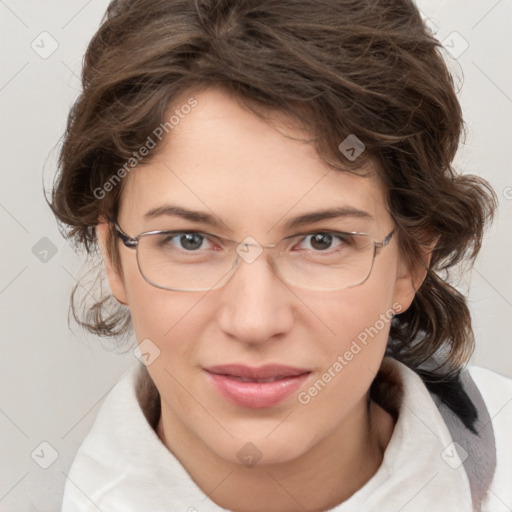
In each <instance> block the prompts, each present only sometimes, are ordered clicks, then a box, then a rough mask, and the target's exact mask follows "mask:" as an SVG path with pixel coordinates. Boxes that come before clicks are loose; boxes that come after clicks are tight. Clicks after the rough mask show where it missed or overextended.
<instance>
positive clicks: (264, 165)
mask: <svg viewBox="0 0 512 512" xmlns="http://www.w3.org/2000/svg"><path fill="white" fill-rule="evenodd" d="M183 98H184V99H183V102H182V103H183V104H185V103H186V102H187V99H188V97H187V96H184V97H183ZM195 98H196V100H197V105H196V106H195V107H194V108H193V109H191V110H190V112H189V113H188V114H187V115H183V116H181V117H180V120H179V123H178V124H176V125H175V126H174V128H173V129H172V132H171V136H170V137H168V139H167V140H166V141H165V147H164V148H163V151H162V153H161V154H160V155H159V156H158V158H157V159H155V160H154V161H152V162H151V164H149V165H147V166H140V167H138V168H136V169H135V170H133V171H132V172H131V174H130V175H129V176H127V177H126V178H125V180H126V182H125V184H124V185H125V188H124V190H123V196H122V200H121V207H120V213H119V217H118V223H119V225H120V226H121V228H122V229H123V230H124V231H125V232H126V233H128V234H129V235H130V236H132V237H135V236H137V235H138V234H139V233H141V232H144V231H151V230H183V231H185V232H186V231H187V230H195V231H201V232H203V233H205V234H212V235H218V236H224V237H226V238H230V239H234V240H237V241H242V240H244V239H245V238H246V237H249V236H250V237H252V238H253V239H255V240H256V241H257V242H258V243H259V244H261V245H265V244H269V243H272V242H276V241H278V240H280V239H282V238H284V237H286V236H289V235H293V234H296V233H303V232H305V231H307V232H311V233H315V232H319V231H320V232H321V231H328V230H329V231H332V230H336V231H358V232H368V233H370V234H371V235H372V238H373V239H374V240H376V241H380V240H382V239H384V238H385V237H386V235H388V234H389V233H390V232H391V231H392V230H393V228H394V225H393V222H392V219H391V217H390V215H389V213H388V211H387V210H386V206H385V199H384V198H385V195H384V191H383V189H382V188H381V186H380V185H379V184H378V183H377V182H376V181H375V180H374V179H370V178H362V177H356V176H354V175H351V174H349V173H344V172H340V171H336V170H333V169H331V168H329V167H327V166H326V165H325V164H324V163H322V161H321V160H320V158H319V157H318V156H317V154H316V152H315V149H314V147H313V144H312V143H305V142H300V141H296V140H292V139H291V138H286V137H284V136H283V135H281V134H280V133H279V132H278V131H277V130H276V129H275V128H273V127H272V126H270V125H269V124H267V123H265V122H264V121H262V120H261V119H260V118H258V117H256V116H255V115H253V114H252V113H250V112H248V111H247V110H245V109H243V108H242V107H241V106H240V105H239V104H238V103H237V102H235V101H234V100H233V99H232V98H230V97H229V96H228V95H227V94H225V93H224V92H222V91H220V90H215V89H209V90H206V91H203V92H201V93H199V94H197V95H195ZM179 105H180V104H179V103H177V104H176V107H177V108H178V109H179ZM187 110H188V109H187ZM274 119H275V120H277V121H278V120H281V121H283V120H285V119H284V118H283V117H281V116H279V115H277V114H276V116H275V118H274ZM280 126H281V127H283V126H284V125H283V124H281V125H280ZM290 126H291V125H288V127H287V128H284V129H283V130H284V132H285V133H286V134H288V135H290V136H298V137H299V138H300V137H301V136H302V137H303V138H304V133H300V132H298V131H297V130H296V129H292V128H291V127H290ZM340 142H341V141H340ZM169 206H179V207H180V208H183V209H187V210H194V211H199V212H202V213H203V214H205V215H210V216H213V217H215V218H216V219H218V220H220V221H221V223H220V226H219V227H214V226H211V225H209V224H207V223H205V222H192V221H191V220H186V219H184V218H180V217H177V216H173V215H170V214H168V213H165V212H164V211H163V210H164V209H165V208H166V207H169ZM335 208H336V209H338V208H343V209H346V210H349V209H350V210H354V211H355V210H359V211H360V212H365V215H363V214H358V215H343V216H340V217H338V218H329V219H325V220H322V221H318V222H314V223H313V222H311V223H309V224H305V225H301V226H300V227H296V228H294V229H286V228H285V224H286V223H288V222H289V221H290V220H291V219H293V218H295V217H298V216H301V215H304V214H306V213H312V212H321V211H323V210H330V209H335ZM157 209H161V211H162V213H161V214H157V215H147V214H148V212H150V211H153V212H155V211H156V210H157ZM98 232H99V236H100V240H103V241H104V240H105V236H106V229H105V226H104V225H101V226H100V228H99V231H98ZM206 247H207V248H208V246H206ZM302 247H304V248H308V249H309V250H314V248H313V247H312V245H311V244H308V242H307V241H305V242H304V244H303V246H302ZM119 250H120V255H121V264H122V277H120V276H119V275H118V274H117V273H116V272H115V271H114V270H113V269H112V268H111V267H108V274H109V280H110V284H111V287H112V290H113V292H114V293H115V295H116V296H117V298H118V299H119V300H121V301H123V302H125V303H126V304H127V305H128V306H129V308H130V311H131V316H132V319H133V324H134V328H135V333H136V336H137V340H138V342H139V343H141V342H144V343H145V345H144V347H143V349H144V350H143V351H145V352H148V353H149V354H150V356H149V357H148V362H149V363H150V364H149V365H148V371H149V373H150V375H151V377H152V379H153V381H154V382H155V384H156V386H157V388H158V390H159V392H160V395H161V399H162V416H163V417H165V418H167V419H168V423H169V424H173V425H175V426H176V429H177V430H178V431H179V430H180V429H181V431H182V432H187V433H188V434H187V435H188V436H190V438H194V439H196V440H198V442H199V443H202V446H203V447H204V448H205V450H206V451H209V452H210V453H211V452H213V453H214V454H215V455H216V456H218V457H222V458H223V459H225V460H227V461H231V462H234V463H241V462H247V460H249V459H250V458H251V457H252V459H254V460H256V459H259V458H260V457H261V459H260V463H278V462H284V461H289V460H291V459H293V458H295V457H298V456H300V455H301V454H304V453H305V452H307V451H308V450H309V449H310V448H312V447H313V446H314V445H316V444H317V443H319V442H320V441H322V440H323V439H325V438H327V437H328V436H330V435H332V434H333V433H335V432H341V431H342V430H343V429H345V428H348V426H349V425H350V424H351V422H352V421H355V418H356V417H360V415H361V414H362V411H363V409H364V407H365V403H366V402H365V400H366V394H367V391H368V388H369V386H370V384H371V382H372V380H373V378H374V376H375V375H376V373H377V371H378V369H379V366H380V363H381V360H382V357H383V354H384V350H385V346H386V341H387V338H388V333H389V325H390V322H389V321H390V318H391V315H392V314H393V312H395V313H399V312H402V311H404V310H405V309H407V307H408V306H409V305H410V302H411V300H412V298H413V295H414V286H413V283H412V282H411V276H410V275H409V274H408V270H407V269H406V268H405V267H404V266H403V265H402V263H401V261H400V258H399V250H398V247H397V244H396V241H395V239H392V241H391V243H390V244H389V245H388V246H387V247H385V248H384V249H382V250H380V251H378V255H377V257H376V258H375V262H374V266H373V269H372V272H371V274H370V276H369V278H368V279H367V280H366V281H365V282H364V283H363V284H361V285H359V286H357V287H353V288H348V289H343V290H335V291H315V290H309V289H301V288H300V287H298V286H291V285H289V284H287V283H285V282H283V281H282V280H281V279H279V278H277V277H276V275H275V274H274V273H273V272H272V270H271V268H270V267H269V265H268V254H267V252H263V253H262V254H260V255H259V256H258V257H257V258H256V259H255V260H254V261H252V262H247V261H245V260H243V259H241V261H240V263H239V266H238V268H237V270H236V272H235V274H234V275H233V276H232V277H231V279H230V280H229V281H228V282H227V283H226V284H225V285H224V286H223V287H222V288H219V289H214V290H210V291H194V292H185V291H168V290H163V289H159V288H156V287H155V286H152V285H150V284H149V283H148V282H146V280H144V278H143V277H142V275H141V273H140V271H139V268H138V266H137V261H136V256H135V251H133V250H130V249H128V248H126V247H124V246H123V245H122V243H120V244H119ZM147 340H150V341H147ZM269 364H275V365H284V366H286V367H292V368H295V369H299V370H300V371H299V373H301V372H302V373H304V375H303V376H300V377H288V379H284V381H283V382H281V383H279V382H277V381H276V382H274V383H270V384H268V383H267V384H265V383H260V384H259V388H258V383H256V382H246V383H243V382H240V379H239V378H236V376H234V375H232V376H231V377H229V376H228V377H214V376H212V373H210V372H209V371H207V370H206V369H212V367H215V366H219V365H242V366H245V367H249V368H250V369H253V370H255V369H256V370H257V369H259V368H261V367H262V366H264V365H269ZM237 371H238V370H236V369H235V370H233V372H234V373H236V372H237ZM279 371H280V372H281V373H283V371H284V372H285V373H286V370H283V369H281V370H279ZM221 373H222V372H221ZM270 373H271V374H272V370H271V371H270ZM315 384H316V387H315ZM283 388H285V390H286V392H284V391H282V389H283ZM280 390H281V391H280ZM358 415H359V416H358ZM247 457H249V459H247Z"/></svg>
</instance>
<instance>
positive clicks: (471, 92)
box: [0, 0, 512, 512]
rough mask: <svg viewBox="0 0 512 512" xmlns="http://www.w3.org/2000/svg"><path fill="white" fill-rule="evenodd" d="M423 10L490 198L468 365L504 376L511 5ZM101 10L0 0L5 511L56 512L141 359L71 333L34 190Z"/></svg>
mask: <svg viewBox="0 0 512 512" xmlns="http://www.w3.org/2000/svg"><path fill="white" fill-rule="evenodd" d="M419 5H420V8H421V9H422V11H423V13H424V15H425V17H426V18H428V23H429V24H430V26H431V27H432V29H433V30H434V31H435V32H436V34H437V37H438V38H439V39H440V40H441V41H443V42H444V44H445V46H446V47H447V49H448V50H449V52H450V54H451V56H450V57H449V60H450V67H451V69H452V70H453V72H454V73H455V76H456V81H457V84H458V85H459V86H460V87H461V91H460V99H461V102H462V106H463V109H464V112H465V118H466V121H467V129H468V133H467V139H466V141H465V144H463V145H461V147H460V151H459V154H458V156H457V161H456V163H457V166H458V168H459V169H461V170H464V171H466V172H472V173H476V174H479V175H481V176H484V177H485V178H487V179H488V180H489V181H490V182H491V184H492V185H493V187H494V188H495V190H496V192H497V194H498V196H499V201H500V209H499V214H498V218H497V219H496V222H495V224H494V226H493V227H492V229H491V230H490V231H489V233H488V235H487V238H486V239H485V242H484V247H483V250H482V252H481V255H480V257H479V259H478V261H477V264H476V267H475V268H474V270H473V272H472V273H471V275H469V276H468V277H467V278H466V279H464V280H463V281H461V283H460V285H459V286H460V287H461V289H462V290H463V291H466V292H468V294H469V301H470V306H471V311H472V314H473V319H474V330H475V334H476V339H477V344H478V346H477V350H476V352H475V354H474V356H473V363H474V364H478V365H481V366H485V367H488V368H491V369H493V370H495V371H497V372H499V373H502V374H504V375H508V376H512V367H511V355H512V348H511V330H512V329H511V326H512V320H511V319H512V271H511V268H510V255H511V254H512V237H511V234H512V232H511V231H512V230H511V226H512V174H511V171H510V162H511V161H512V158H511V157H512V154H511V147H512V143H511V140H510V134H511V129H510V124H511V121H512V66H511V65H510V64H511V62H510V48H511V47H512V31H511V30H510V29H511V26H512V24H511V22H512V1H511V0H500V1H497V0H492V1H487V0H485V1H484V0H450V1H441V0H438V1H434V0H423V1H421V2H420V4H419ZM106 6H107V1H105V0H88V1H85V0H67V1H65V2H64V1H62V0H61V1H56V0H45V1H44V2H41V1H40V0H23V1H21V0H0V27H1V28H0V37H1V47H0V48H1V51H0V57H1V65H0V108H1V116H0V129H1V147H0V159H1V188H0V221H1V250H2V260H1V262H2V263H1V267H0V307H1V313H0V314H1V319H0V321H1V324H0V325H1V329H2V330H1V343H2V345H1V347H2V352H1V358H0V365H1V388H0V390H1V399H0V432H1V436H0V438H1V450H2V452H1V459H0V460H1V461H2V462H1V481H0V510H1V511H4V512H25V511H33V510H37V511H41V512H45V511H55V510H58V509H59V505H60V501H61V497H62V491H63V487H64V483H65V480H66V476H65V475H66V474H67V472H68V470H69V467H70V465H71V462H72V459H73V457H74V455H75V453H76V450H77V449H78V447H79V445H80V442H81V441H82V439H83V438H84V436H85V435H86V433H87V432H88V430H89V429H90V427H91V425H92V423H93V421H94V418H95V416H96V414H97V412H98V410H99V407H100V405H101V403H102V402H103V399H104V398H105V396H106V394H108V392H109V391H110V389H111V388H112V387H113V386H114V385H115V383H116V382H117V381H118V380H119V378H120V377H121V376H122V375H123V374H124V372H125V371H126V369H127V368H128V367H130V366H132V365H133V364H140V363H138V361H136V359H135V357H134V355H133V353H132V352H131V350H130V351H129V352H128V353H125V354H119V353H117V351H116V350H112V347H110V346H105V345H104V344H102V343H101V342H100V341H99V340H98V339H97V338H95V337H94V336H89V335H86V334H85V333H84V332H83V331H81V330H80V329H79V328H78V327H76V325H74V324H71V328H70V327H68V302H69V294H70V291H71V288H72V286H73V285H74V284H75V282H76V279H77V276H78V273H79V270H80V266H81V259H80V257H77V256H75V255H74V253H73V250H72V249H71V247H70V246H69V244H68V243H66V242H65V241H64V240H63V239H62V238H61V236H60V234H59V232H58V230H57V226H56V222H55V220H54V218H53V216H52V214H51V212H50V210H49V208H48V206H47V204H46V203H45V200H44V197H43V181H44V182H45V183H46V184H49V183H51V180H52V178H53V175H54V173H55V168H56V167H55V158H56V152H55V150H56V147H57V144H58V141H59V138H60V136H61V135H62V133H63V130H64V127H65V122H66V116H67V113H68V110H69V107H70V106H71V104H72V102H73V100H74V99H75V98H76V96H77V95H78V93H79V92H80V80H79V76H80V70H81V63H82V57H83V54H84V51H85V48H86V45H87V43H88V41H89V39H90V38H91V36H92V35H93V33H94V32H95V31H96V29H97V27H98V25H99V22H100V19H101V17H102V15H103V13H104V11H105V8H106ZM508 406H510V404H508ZM41 443H43V444H41ZM46 465H48V466H49V467H48V468H47V469H44V466H46Z"/></svg>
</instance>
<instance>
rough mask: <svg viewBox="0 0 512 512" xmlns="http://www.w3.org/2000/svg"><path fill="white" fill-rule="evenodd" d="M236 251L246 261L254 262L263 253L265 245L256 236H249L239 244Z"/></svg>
mask: <svg viewBox="0 0 512 512" xmlns="http://www.w3.org/2000/svg"><path fill="white" fill-rule="evenodd" d="M236 253H237V254H238V256H239V257H240V258H242V259H243V260H244V261H245V262H246V263H253V262H254V261H256V259H257V258H259V256H260V255H261V254H262V253H263V247H262V246H261V245H260V244H259V243H258V241H257V240H256V239H255V238H253V237H252V236H247V237H245V238H244V239H243V240H242V241H241V242H240V243H239V244H238V245H237V247H236Z"/></svg>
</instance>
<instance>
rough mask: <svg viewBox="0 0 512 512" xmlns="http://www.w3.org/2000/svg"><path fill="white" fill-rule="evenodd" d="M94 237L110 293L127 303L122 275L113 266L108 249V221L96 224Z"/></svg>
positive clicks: (122, 302)
mask: <svg viewBox="0 0 512 512" xmlns="http://www.w3.org/2000/svg"><path fill="white" fill-rule="evenodd" d="M96 237H97V239H98V244H99V247H100V251H101V256H102V258H103V263H104V264H105V269H106V272H107V278H108V283H109V285H110V289H111V290H112V294H113V295H114V297H115V298H116V300H117V301H118V302H120V303H121V304H124V305H127V304H128V301H127V300H126V290H125V287H124V281H123V276H122V275H121V274H120V273H119V272H118V270H117V269H116V268H115V265H114V264H113V262H112V259H111V257H110V253H109V250H108V247H109V244H110V243H111V241H110V228H109V225H108V223H106V222H100V223H99V224H97V226H96Z"/></svg>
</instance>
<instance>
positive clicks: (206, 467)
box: [157, 399, 394, 512]
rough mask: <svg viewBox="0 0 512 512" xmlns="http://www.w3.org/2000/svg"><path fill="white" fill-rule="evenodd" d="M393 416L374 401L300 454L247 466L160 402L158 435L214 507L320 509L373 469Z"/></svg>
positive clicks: (249, 511)
mask: <svg viewBox="0 0 512 512" xmlns="http://www.w3.org/2000/svg"><path fill="white" fill-rule="evenodd" d="M393 426H394V422H393V419H392V417H391V416H390V415H389V414H388V413H387V412H386V411H385V410H384V409H382V408H381V407H380V406H378V405H377V404H376V403H375V402H373V401H370V402H367V401H366V399H365V400H364V401H363V402H361V403H360V404H358V406H357V410H356V411H353V413H352V414H351V416H350V418H348V419H347V420H346V421H344V422H342V424H341V425H339V427H338V428H337V429H336V430H335V431H333V432H332V433H331V434H330V435H329V436H328V437H326V438H325V439H323V440H321V441H320V442H318V443H317V444H315V445H314V446H312V447H311V448H310V449H309V450H308V451H306V452H304V453H303V454H302V455H301V456H300V457H297V458H295V459H293V460H289V461H286V462H283V463H278V464H268V465H259V464H257V465H256V466H252V467H246V466H244V465H242V464H236V463H233V462H231V461H228V460H226V459H223V458H221V457H219V456H218V455H217V454H216V453H214V452H213V451H211V450H210V449H209V448H208V447H207V446H206V445H205V444H204V443H203V442H202V441H201V440H200V439H199V438H198V437H197V436H195V435H194V434H193V433H192V432H191V431H190V430H188V429H187V428H186V426H185V425H182V424H180V421H179V419H178V418H176V417H174V416H173V414H172V411H170V410H167V408H166V407H165V403H162V414H161V416H160V420H159V422H158V425H157V434H158V436H159V437H160V439H161V440H162V441H163V442H164V444H165V445H166V446H167V447H168V448H169V449H170V450H171V452H173V453H174V455H175V456H176V457H177V458H178V460H179V461H180V462H181V464H182V465H183V466H184V468H185V469H186V470H187V472H188V473H189V475H190V476H191V477H192V479H193V480H194V481H195V482H196V484H197V485H198V486H199V487H200V488H201V489H202V490H203V492H204V493H205V494H206V495H208V496H209V498H210V499H211V500H212V501H214V502H215V503H217V504H218V505H219V506H221V507H223V508H226V509H228V510H234V511H237V512H259V511H261V510H265V511H268V512H288V511H290V512H292V511H296V510H297V509H305V510H310V511H321V510H326V509H329V508H332V507H334V506H336V505H337V504H339V503H341V502H343V501H345V500H347V499H348V498H349V497H350V496H351V495H352V494H354V492H356V491H357V490H358V489H360V488H361V487H362V486H363V485H364V484H365V483H366V482H367V481H368V480H369V479H370V478H371V477H372V476H373V475H374V474H375V472H376V471H377V469H378V468H379V466H380V464H381V462H382V458H383V455H384V451H385V448H386V446H387V444H388V442H389V439H390V438H391V434H392V431H393Z"/></svg>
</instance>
